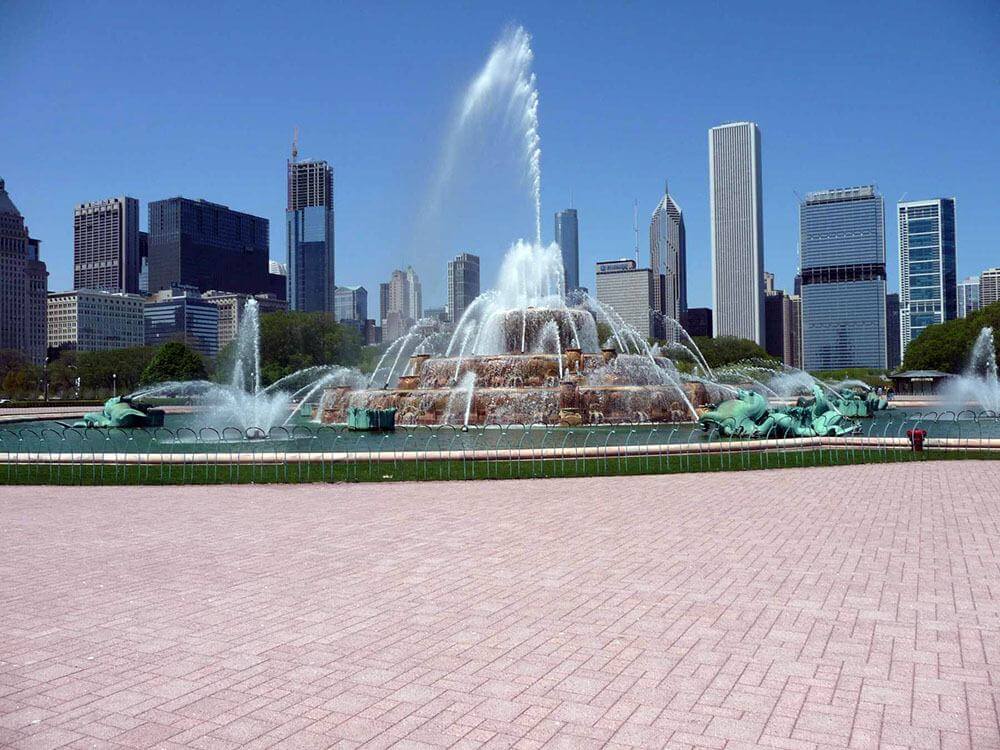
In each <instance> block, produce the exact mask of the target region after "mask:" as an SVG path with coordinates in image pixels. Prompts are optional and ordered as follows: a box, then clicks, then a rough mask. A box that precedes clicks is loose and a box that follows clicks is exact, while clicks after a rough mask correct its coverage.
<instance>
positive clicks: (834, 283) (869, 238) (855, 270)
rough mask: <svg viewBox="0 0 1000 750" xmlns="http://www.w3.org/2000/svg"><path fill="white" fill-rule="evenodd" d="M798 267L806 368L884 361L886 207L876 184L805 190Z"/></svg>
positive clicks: (877, 365) (879, 365) (871, 364)
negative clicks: (800, 279)
mask: <svg viewBox="0 0 1000 750" xmlns="http://www.w3.org/2000/svg"><path fill="white" fill-rule="evenodd" d="M799 266H800V268H801V269H802V352H803V367H804V368H805V369H807V370H839V369H841V368H845V367H875V368H883V367H885V366H886V359H885V207H884V204H883V202H882V196H881V195H879V194H878V192H877V191H876V190H875V187H874V186H873V185H865V186H862V187H853V188H844V189H838V190H820V191H817V192H814V193H809V194H808V195H806V197H805V200H804V201H802V203H801V204H800V206H799Z"/></svg>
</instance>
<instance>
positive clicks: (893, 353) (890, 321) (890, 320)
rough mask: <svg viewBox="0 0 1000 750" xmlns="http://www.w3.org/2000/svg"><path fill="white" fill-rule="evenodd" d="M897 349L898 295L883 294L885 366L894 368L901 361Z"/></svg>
mask: <svg viewBox="0 0 1000 750" xmlns="http://www.w3.org/2000/svg"><path fill="white" fill-rule="evenodd" d="M902 361H903V358H902V357H901V356H900V349H899V295H898V294H897V293H895V292H893V293H892V294H887V295H885V366H886V367H888V368H889V369H895V368H897V367H899V365H900V364H901V363H902Z"/></svg>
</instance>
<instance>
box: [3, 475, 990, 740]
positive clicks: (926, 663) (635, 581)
mask: <svg viewBox="0 0 1000 750" xmlns="http://www.w3.org/2000/svg"><path fill="white" fill-rule="evenodd" d="M998 488H1000V462H972V461H966V462H926V463H913V464H895V465H892V464H890V465H873V466H862V467H838V468H827V469H786V470H779V471H770V472H745V473H721V474H708V475H681V476H662V477H657V476H650V477H628V478H602V479H566V480H524V481H503V482H500V481H494V482H455V483H424V484H386V485H364V484H361V485H338V486H325V485H304V486H257V487H245V486H244V487H184V488H146V489H131V488H96V489H95V488H39V487H25V488H11V487H3V488H0V582H2V591H0V746H3V747H14V748H57V747H73V748H78V747H79V748H83V747H108V748H144V747H160V748H181V747H186V748H203V749H204V750H210V749H215V748H219V749H221V750H226V749H228V748H238V747H239V748H242V747H246V748H268V747H276V748H305V749H308V748H326V747H344V748H352V747H359V746H363V747H366V748H368V747H371V748H377V747H398V748H417V747H428V748H439V747H440V748H444V747H457V748H465V747H469V748H472V747H481V746H486V747H509V746H516V747H524V748H537V747H552V748H558V747H568V748H581V747H670V748H675V747H676V748H685V747H699V748H744V747H760V746H763V747H773V748H785V749H787V750H800V749H801V750H806V749H808V748H835V747H838V748H840V747H856V748H872V747H878V746H881V747H887V748H889V747H916V748H962V747H976V748H998V747H1000V729H998V705H1000V489H998Z"/></svg>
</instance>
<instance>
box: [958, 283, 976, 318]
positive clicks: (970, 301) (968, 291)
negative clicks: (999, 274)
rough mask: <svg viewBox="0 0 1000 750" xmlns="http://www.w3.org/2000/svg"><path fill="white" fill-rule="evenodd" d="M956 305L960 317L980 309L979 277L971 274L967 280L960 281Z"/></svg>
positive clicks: (965, 316)
mask: <svg viewBox="0 0 1000 750" xmlns="http://www.w3.org/2000/svg"><path fill="white" fill-rule="evenodd" d="M955 305H956V307H957V308H958V317H960V318H967V317H969V313H973V312H975V311H976V310H978V309H979V277H978V276H970V277H969V278H967V279H966V280H965V281H960V282H958V289H957V296H956V300H955Z"/></svg>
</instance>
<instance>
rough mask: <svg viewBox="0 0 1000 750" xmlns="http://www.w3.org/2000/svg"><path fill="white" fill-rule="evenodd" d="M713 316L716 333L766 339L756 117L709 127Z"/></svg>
mask: <svg viewBox="0 0 1000 750" xmlns="http://www.w3.org/2000/svg"><path fill="white" fill-rule="evenodd" d="M708 178H709V207H710V209H711V219H712V316H713V317H712V322H713V325H714V327H715V335H716V336H737V337H739V338H743V339H749V340H751V341H756V342H757V343H758V344H763V343H764V218H763V212H762V191H761V178H760V130H759V129H758V127H757V126H756V125H755V124H754V123H752V122H734V123H730V124H728V125H719V126H718V127H715V128H712V129H711V130H709V131H708Z"/></svg>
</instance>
